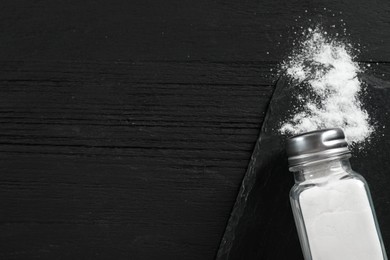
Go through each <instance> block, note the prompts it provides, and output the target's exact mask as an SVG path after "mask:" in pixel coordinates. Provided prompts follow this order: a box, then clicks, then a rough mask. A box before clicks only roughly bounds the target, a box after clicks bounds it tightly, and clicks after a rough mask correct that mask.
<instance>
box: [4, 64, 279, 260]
mask: <svg viewBox="0 0 390 260" xmlns="http://www.w3.org/2000/svg"><path fill="white" fill-rule="evenodd" d="M273 66H275V64H266V63H224V62H217V63H212V62H211V63H210V62H198V63H196V62H193V63H186V62H159V63H156V62H140V63H126V62H120V63H113V62H99V63H92V62H91V63H83V62H3V63H1V64H0V92H1V93H2V94H1V95H0V171H1V175H0V185H1V189H0V196H1V200H0V207H1V208H2V213H1V215H0V223H1V225H0V233H1V236H0V237H1V238H0V243H1V244H2V245H3V246H2V250H1V252H0V256H1V258H3V259H5V258H13V259H25V258H45V259H52V258H63V259H69V258H99V259H108V258H109V259H112V258H115V259H123V258H129V257H131V258H132V259H153V258H156V257H157V256H158V257H160V258H161V259H173V258H179V259H212V258H213V257H214V256H215V253H216V250H217V248H218V244H219V241H220V238H221V234H222V233H223V230H224V228H225V225H226V222H227V220H228V216H229V212H230V210H231V207H232V205H233V203H234V200H235V196H236V192H237V187H239V184H240V182H241V179H242V176H243V171H244V169H245V168H246V165H247V163H248V160H249V157H250V154H251V151H252V149H253V144H254V142H255V140H256V136H257V135H258V132H259V128H260V125H261V121H262V119H263V116H264V114H263V113H262V111H264V110H265V107H266V106H267V103H268V101H269V98H270V95H271V93H272V90H273V86H272V82H273V80H274V79H273V78H272V77H271V76H272V74H271V73H270V68H271V67H273Z"/></svg>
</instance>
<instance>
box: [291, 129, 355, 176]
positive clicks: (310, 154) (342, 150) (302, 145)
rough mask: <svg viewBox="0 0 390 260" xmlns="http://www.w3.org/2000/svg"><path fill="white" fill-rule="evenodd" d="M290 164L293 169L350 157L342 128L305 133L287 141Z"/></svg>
mask: <svg viewBox="0 0 390 260" xmlns="http://www.w3.org/2000/svg"><path fill="white" fill-rule="evenodd" d="M287 155H288V163H289V166H290V169H291V167H295V166H300V165H305V164H309V163H312V162H316V161H322V160H327V159H329V158H334V157H336V158H337V157H340V156H342V155H350V151H349V149H348V143H347V141H346V140H345V135H344V132H343V130H342V129H340V128H330V129H323V130H317V131H312V132H307V133H303V134H300V135H296V136H293V137H291V138H289V139H288V140H287Z"/></svg>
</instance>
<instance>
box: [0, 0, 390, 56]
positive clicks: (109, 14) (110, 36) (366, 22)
mask: <svg viewBox="0 0 390 260" xmlns="http://www.w3.org/2000/svg"><path fill="white" fill-rule="evenodd" d="M0 7H1V8H0V31H1V37H2V39H1V41H0V60H26V59H28V60H64V59H67V60H117V61H127V60H180V61H185V60H214V61H237V60H239V61H253V60H255V61H264V60H267V61H269V60H271V61H280V60H281V59H282V58H283V57H285V55H287V54H288V51H287V50H290V49H291V46H292V41H293V39H296V37H297V35H296V34H294V31H295V30H294V29H292V28H291V27H292V26H295V27H298V28H299V27H300V26H305V27H306V26H313V25H314V24H315V23H317V22H322V23H323V24H324V26H325V27H327V28H328V29H331V26H332V25H336V26H337V27H339V26H340V25H342V24H343V23H344V22H346V23H347V27H346V28H347V29H348V31H349V32H350V33H351V37H350V40H351V42H352V43H360V44H361V46H362V49H363V52H362V55H361V58H362V59H363V60H379V61H381V60H390V50H389V48H388V46H390V37H389V35H388V34H386V33H384V32H387V31H389V19H390V18H389V12H390V3H389V1H386V0H381V1H365V0H354V1H351V0H349V1H331V2H330V1H327V0H320V1H315V2H313V1H310V0H300V1H283V0H266V1H256V0H248V1H245V2H237V1H234V0H222V1H221V0H220V1H208V0H191V1H182V0H169V1H166V2H164V4H161V2H160V1H145V0H132V1H124V0H116V1H104V0H94V1H77V0H71V1H26V0H18V1H2V3H1V5H0ZM324 8H325V9H327V10H324ZM329 9H331V11H328V10H329ZM306 11H307V12H306ZM340 12H341V14H340ZM333 14H335V16H333ZM309 19H311V21H309ZM296 20H297V21H296ZM341 20H342V21H341Z"/></svg>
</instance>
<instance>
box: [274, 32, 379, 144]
mask: <svg viewBox="0 0 390 260" xmlns="http://www.w3.org/2000/svg"><path fill="white" fill-rule="evenodd" d="M349 47H350V46H348V45H347V44H345V43H343V42H341V41H337V40H336V39H332V38H331V37H328V36H326V32H323V31H322V30H321V29H319V28H315V29H308V31H307V34H306V37H305V39H304V40H303V41H302V42H301V43H300V44H299V47H298V48H297V49H296V50H295V51H293V53H292V55H291V56H289V57H288V59H287V60H286V61H285V62H284V63H283V64H282V69H283V70H284V71H285V72H286V73H287V75H288V76H289V77H290V78H291V79H292V80H293V81H295V83H298V84H297V85H299V86H300V87H302V88H303V89H300V90H301V92H302V91H303V94H300V95H298V96H297V98H298V99H299V101H300V105H299V106H298V107H297V109H296V114H295V115H293V116H292V117H291V118H289V119H287V121H286V122H284V123H283V124H282V126H281V128H280V129H279V131H280V132H281V133H282V134H293V135H295V134H300V133H303V132H308V131H312V130H318V129H323V128H333V127H340V128H342V129H343V130H344V133H345V135H346V139H347V141H348V143H349V144H356V143H360V142H363V141H365V140H367V138H369V137H370V135H371V134H372V132H373V130H374V128H373V126H372V125H370V118H369V115H368V114H367V112H366V110H364V109H363V108H362V104H361V102H360V100H359V93H360V91H361V90H362V85H361V82H360V81H359V79H358V77H357V75H358V73H359V72H360V71H361V69H360V67H359V64H358V63H357V62H356V61H354V57H353V55H352V54H351V52H350V51H349V50H350V48H349Z"/></svg>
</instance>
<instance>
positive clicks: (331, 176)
mask: <svg viewBox="0 0 390 260" xmlns="http://www.w3.org/2000/svg"><path fill="white" fill-rule="evenodd" d="M287 154H288V157H289V158H288V161H289V169H290V171H292V172H294V178H295V185H294V186H293V187H292V189H291V191H290V202H291V207H292V211H293V215H294V219H295V224H296V226H297V231H298V235H299V239H300V243H301V246H302V251H303V255H304V258H305V260H384V259H387V256H386V252H385V248H384V245H383V241H382V237H381V234H380V230H379V226H378V222H377V219H376V216H375V211H374V207H373V203H372V200H371V195H370V192H369V189H368V186H367V182H366V181H365V180H364V178H363V177H362V176H361V175H359V174H357V173H355V172H354V171H352V169H351V167H350V164H349V158H350V157H351V153H350V151H349V149H348V145H347V142H346V141H345V136H344V132H343V130H341V129H339V128H334V129H325V130H319V131H313V132H308V133H304V134H301V135H297V136H294V137H292V138H290V139H288V140H287Z"/></svg>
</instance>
